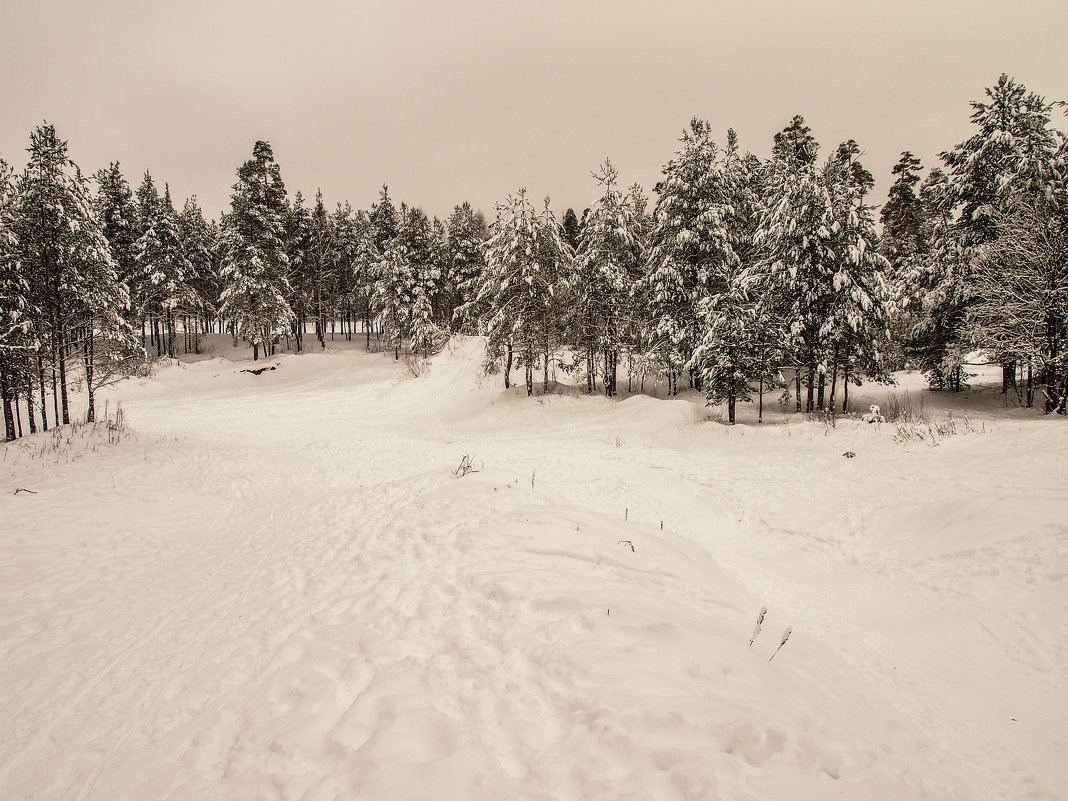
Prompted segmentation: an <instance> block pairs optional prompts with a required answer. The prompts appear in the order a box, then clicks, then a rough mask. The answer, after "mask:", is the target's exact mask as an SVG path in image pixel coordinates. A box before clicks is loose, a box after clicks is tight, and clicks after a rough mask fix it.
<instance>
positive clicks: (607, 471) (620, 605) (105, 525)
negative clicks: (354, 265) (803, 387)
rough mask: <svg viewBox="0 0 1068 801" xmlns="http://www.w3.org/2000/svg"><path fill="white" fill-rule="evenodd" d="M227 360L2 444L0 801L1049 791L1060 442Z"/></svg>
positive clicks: (1067, 596)
mask: <svg viewBox="0 0 1068 801" xmlns="http://www.w3.org/2000/svg"><path fill="white" fill-rule="evenodd" d="M216 347H217V350H216V352H215V354H214V355H213V356H212V357H210V358H205V359H203V360H200V361H187V362H183V363H180V364H179V363H174V362H172V363H170V364H167V365H165V366H161V367H160V368H159V369H158V371H157V373H156V375H155V376H154V377H153V378H151V379H145V380H141V381H136V380H131V381H127V382H125V383H124V384H122V385H120V386H118V387H117V388H115V389H113V390H111V391H110V392H108V393H107V394H106V397H104V398H101V399H98V405H99V406H103V402H104V400H105V399H106V400H107V402H108V405H109V408H110V409H111V410H114V408H115V406H116V404H117V403H119V402H121V404H122V409H123V412H124V414H125V417H126V420H127V422H128V425H129V431H125V432H123V431H119V432H112V436H111V438H112V440H117V443H115V444H109V443H108V434H107V432H106V431H104V429H103V428H98V429H97V430H96V431H95V432H94V431H91V430H89V429H84V428H83V429H79V430H78V431H76V432H74V433H73V434H71V433H70V432H65V433H64V436H63V438H57V437H56V436H55V435H54V434H53V432H49V433H47V434H39V435H36V436H33V437H26V438H24V439H22V440H19V441H17V442H16V443H12V444H8V445H0V450H2V457H0V720H2V721H3V725H2V727H0V797H2V798H4V799H11V800H12V801H14V799H57V800H58V799H64V800H66V799H101V800H104V799H107V801H117V800H119V799H131V800H132V799H137V800H138V801H145V800H146V799H190V800H192V799H197V800H198V801H199V800H200V799H208V798H218V799H287V800H288V799H304V801H320V800H322V799H390V800H391V801H400V800H402V799H434V801H444V800H445V799H456V800H457V801H460V800H461V799H463V800H465V801H466V800H467V799H485V801H499V800H500V799H546V800H547V801H548V800H549V799H552V800H554V801H556V800H558V799H560V800H563V799H574V800H575V801H590V799H695V800H696V799H700V800H701V801H714V800H715V799H724V800H727V799H730V800H731V801H744V800H748V799H769V800H770V799H797V800H799V801H804V800H806V799H811V800H812V801H816V800H817V799H818V800H819V801H823V800H824V799H832V798H834V799H837V798H844V799H858V800H859V799H864V800H865V801H880V800H884V801H900V800H901V799H938V800H939V801H944V800H945V799H961V801H964V800H968V801H971V800H972V799H976V800H981V799H1005V800H1006V801H1008V800H1009V799H1024V798H1029V799H1049V800H1050V801H1052V800H1053V799H1057V798H1063V797H1064V792H1065V789H1064V788H1065V787H1066V786H1068V762H1066V761H1065V759H1064V754H1065V752H1066V751H1068V727H1066V724H1065V722H1064V710H1066V709H1068V591H1066V584H1065V578H1066V575H1068V523H1066V522H1065V521H1068V493H1066V492H1065V487H1066V486H1068V482H1066V479H1068V428H1066V426H1065V421H1064V419H1063V418H1058V417H1053V418H1049V417H1043V416H1042V415H1040V414H1038V413H1037V412H1033V411H1025V410H1018V409H1004V408H1002V406H1003V398H1002V396H1001V395H1000V394H999V393H998V392H997V391H996V389H991V388H986V389H983V388H981V387H980V388H977V389H976V390H973V391H971V392H966V393H962V395H961V396H960V397H956V398H947V397H946V396H940V395H932V394H930V393H923V392H922V391H921V390H920V389H919V385H918V384H915V383H913V384H912V385H905V384H903V385H902V387H899V388H898V389H896V390H894V392H896V393H901V392H903V391H904V389H908V390H909V396H910V400H911V401H912V402H914V403H919V399H920V398H922V400H923V402H924V404H925V406H926V408H927V409H928V412H929V415H930V418H931V421H932V423H935V422H942V423H944V424H945V421H946V420H947V419H948V418H947V412H948V411H949V410H951V411H952V415H953V417H952V421H953V422H952V423H950V424H945V427H944V428H943V430H942V433H940V434H939V433H938V432H937V431H936V430H935V429H934V428H933V427H932V428H931V429H929V430H930V432H931V433H930V434H929V435H927V436H926V437H925V438H923V439H919V438H916V437H912V438H908V439H906V438H904V436H903V433H907V432H899V431H897V429H896V427H895V426H894V425H893V424H890V423H887V424H884V425H882V426H881V427H876V426H874V425H868V424H865V423H862V422H860V421H858V420H850V419H841V420H839V422H838V425H837V427H835V428H831V427H829V426H826V425H824V424H822V423H817V422H812V421H809V420H808V419H806V418H804V417H803V416H801V415H796V416H794V415H787V414H785V413H784V412H783V411H782V410H781V408H780V407H779V406H778V405H777V404H776V401H775V398H773V397H771V396H770V395H769V397H768V399H767V403H768V410H767V413H766V417H765V420H766V422H765V424H764V425H763V426H762V427H758V426H757V425H756V424H755V414H754V413H753V412H752V410H750V409H749V408H748V407H744V408H743V407H740V410H739V412H740V418H739V419H740V420H741V422H742V424H741V425H738V426H735V427H727V426H724V425H721V424H720V423H719V422H717V418H719V417H720V414H719V412H718V411H717V410H709V409H706V408H704V407H703V406H702V405H701V404H700V403H699V402H697V401H696V399H695V398H685V397H683V398H677V399H672V400H666V399H664V398H663V397H661V398H659V399H658V398H653V397H650V396H647V395H634V396H631V397H627V398H625V399H623V400H608V399H605V398H602V397H586V396H581V395H573V394H563V393H561V394H550V395H547V396H541V397H535V398H526V397H524V396H523V395H522V394H520V393H521V392H525V391H524V390H520V391H515V390H513V391H505V390H503V389H502V388H501V385H500V381H499V378H498V377H491V378H485V377H482V376H480V375H479V367H480V364H481V360H482V346H481V343H480V342H479V341H477V340H468V341H464V342H461V343H458V344H454V345H453V346H451V347H450V348H449V349H448V350H447V351H446V352H445V353H443V354H441V355H440V356H438V357H437V358H436V359H435V360H434V362H433V364H432V365H431V367H430V369H429V370H428V371H426V372H424V373H423V374H422V375H420V376H418V377H413V376H412V375H410V374H409V373H408V372H407V371H406V370H405V367H404V364H403V363H398V362H394V361H392V360H391V359H390V358H388V357H385V356H382V355H372V354H365V353H363V352H362V351H361V350H358V349H346V348H345V347H342V343H336V344H335V345H333V347H332V348H331V350H329V351H328V352H326V353H308V354H305V355H301V356H293V355H283V356H280V357H277V358H273V359H269V360H261V361H260V362H258V363H256V365H255V366H256V367H272V366H273V367H275V368H276V369H273V370H267V371H265V372H263V373H261V374H259V375H254V374H251V373H249V372H244V371H245V370H247V369H248V368H251V367H252V366H253V364H252V362H251V361H248V360H247V359H248V354H247V351H244V350H236V351H235V350H230V349H228V348H225V347H223V345H222V344H220V343H218V342H217V343H216ZM909 380H912V379H909ZM888 392H889V390H888V389H887V388H886V387H872V388H865V391H864V392H863V393H861V395H860V396H859V397H856V398H854V402H855V403H856V404H857V406H858V408H864V407H865V406H866V404H868V403H881V404H884V405H885V403H886V399H887V395H888ZM660 394H661V396H663V392H662V391H661V393H660ZM965 396H967V397H965ZM947 404H948V405H947ZM954 431H955V433H953V432H954ZM920 433H923V432H920ZM932 435H933V436H934V439H933V440H932V439H931V436H932ZM846 453H852V454H853V457H852V458H846V457H845V456H844V454H846ZM465 455H466V456H468V457H470V463H471V465H472V466H473V468H474V470H475V472H470V473H468V474H467V475H458V474H457V473H456V472H455V471H456V469H457V467H458V466H459V465H460V463H461V460H462V459H463V457H464V456H465ZM18 489H26V490H29V492H18V493H17V494H15V493H16V490H18ZM764 606H766V607H767V615H766V617H765V619H764V621H763V623H762V626H761V631H760V632H759V634H758V636H757V637H756V638H755V641H754V642H753V643H752V645H751V646H750V638H751V637H752V635H753V633H754V626H756V623H757V616H758V613H759V612H760V610H761V608H762V607H764ZM787 629H789V630H790V631H791V634H790V636H789V639H788V640H787V642H786V643H785V644H783V645H782V647H781V649H779V650H778V651H777V652H776V648H777V647H778V646H779V645H780V643H781V641H782V639H783V634H784V632H785V631H786V630H787ZM773 655H774V659H772V658H771V657H772V656H773Z"/></svg>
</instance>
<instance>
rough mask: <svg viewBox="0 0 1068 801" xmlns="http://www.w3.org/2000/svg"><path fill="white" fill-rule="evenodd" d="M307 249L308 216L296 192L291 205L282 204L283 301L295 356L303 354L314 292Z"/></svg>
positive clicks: (309, 241)
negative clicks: (286, 263) (285, 283)
mask: <svg viewBox="0 0 1068 801" xmlns="http://www.w3.org/2000/svg"><path fill="white" fill-rule="evenodd" d="M310 246H311V214H310V213H309V212H308V209H307V208H306V207H305V206H304V195H303V194H301V193H300V192H299V191H298V192H297V193H296V194H295V195H294V196H293V203H292V204H286V218H285V249H286V257H287V258H288V260H289V269H288V272H287V275H288V277H289V294H288V296H287V298H286V299H287V300H288V301H289V306H290V308H291V309H292V310H293V319H292V323H291V330H292V333H293V339H294V343H295V345H296V349H297V353H300V352H302V351H303V350H304V331H305V329H306V328H307V320H308V311H309V309H310V308H311V305H312V295H313V292H314V283H315V276H314V274H313V270H312V266H311V260H310V259H309V256H308V251H309V249H310Z"/></svg>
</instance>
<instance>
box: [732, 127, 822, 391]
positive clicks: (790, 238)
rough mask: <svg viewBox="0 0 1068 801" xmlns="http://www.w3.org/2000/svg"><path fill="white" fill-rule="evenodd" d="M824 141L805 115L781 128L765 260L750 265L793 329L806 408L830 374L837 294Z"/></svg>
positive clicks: (770, 182) (766, 216)
mask: <svg viewBox="0 0 1068 801" xmlns="http://www.w3.org/2000/svg"><path fill="white" fill-rule="evenodd" d="M817 152H818V146H817V144H816V140H815V138H814V137H813V136H812V133H811V131H810V130H809V128H808V126H807V125H805V120H804V118H803V117H801V116H800V115H797V116H795V117H794V118H793V119H792V120H791V122H790V124H789V125H788V126H787V127H786V128H785V129H783V130H782V131H780V132H779V133H777V134H776V135H775V139H774V143H773V145H772V155H771V161H770V163H769V165H768V169H767V182H766V185H765V195H764V213H763V215H762V219H761V222H760V227H759V229H758V231H757V235H756V242H757V244H758V245H759V247H760V248H761V253H762V258H761V264H759V265H758V266H757V267H756V268H755V269H753V270H752V271H750V278H749V281H748V288H749V290H750V291H751V292H755V293H757V295H758V296H762V298H763V301H762V302H763V303H764V304H766V306H768V307H770V308H772V309H773V312H772V314H773V315H774V316H775V317H777V318H778V319H779V320H780V321H781V322H782V324H783V326H784V328H785V329H786V331H787V334H786V336H785V337H784V342H783V350H784V354H786V358H788V359H790V360H792V361H793V362H794V363H795V364H796V365H797V366H798V367H797V369H798V373H797V375H798V406H799V407H800V405H801V401H800V375H801V373H802V372H804V373H806V374H807V378H808V393H807V400H806V406H805V408H806V411H809V412H811V411H814V410H815V407H816V403H815V396H814V389H815V386H816V384H817V371H819V372H820V374H821V375H823V374H825V369H826V358H827V353H826V349H825V345H826V343H825V341H824V338H823V336H822V333H821V332H822V328H823V325H824V322H825V320H826V319H827V317H828V315H829V313H830V306H831V303H832V300H833V294H834V291H835V290H834V279H833V275H834V272H835V266H834V264H833V261H834V251H833V246H834V241H833V239H834V235H833V232H832V231H833V228H834V210H833V204H832V198H831V195H830V192H829V191H828V187H827V184H826V182H825V181H824V179H823V175H822V174H821V172H820V170H819V169H818V168H817V166H816V156H817Z"/></svg>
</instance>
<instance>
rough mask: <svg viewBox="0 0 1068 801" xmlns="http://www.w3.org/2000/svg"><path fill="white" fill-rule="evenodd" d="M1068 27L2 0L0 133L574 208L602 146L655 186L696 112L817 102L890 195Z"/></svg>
mask: <svg viewBox="0 0 1068 801" xmlns="http://www.w3.org/2000/svg"><path fill="white" fill-rule="evenodd" d="M1065 31H1068V2H1064V0H1033V2H1027V1H1026V0H1021V2H1017V3H1007V2H1003V1H1002V2H992V1H991V0H966V1H963V0H962V1H959V2H958V1H957V0H954V1H953V2H939V1H938V0H893V2H890V1H889V0H852V1H851V2H831V1H830V0H752V1H751V2H743V0H732V1H731V2H726V1H725V0H722V1H721V0H658V1H657V2H653V1H652V0H648V1H647V2H636V1H632V0H566V1H565V0H525V1H524V2H515V1H514V0H439V1H438V2H434V1H433V0H424V1H423V2H416V1H415V0H395V1H393V2H386V0H378V1H377V2H372V1H371V0H299V2H298V0H167V1H166V2H163V1H162V0H65V1H63V2H60V1H59V0H0V104H2V106H0V107H2V112H0V156H2V157H3V158H5V159H6V160H7V161H8V162H9V163H11V164H13V165H14V166H15V167H16V169H21V168H22V166H23V165H24V164H25V160H26V153H25V148H26V146H27V145H28V141H29V134H30V131H31V130H32V129H33V127H34V126H35V125H37V124H39V123H40V122H41V121H42V120H44V119H47V120H48V121H50V122H52V123H53V124H54V125H55V126H56V129H57V132H58V133H59V135H60V136H61V137H62V138H65V139H67V140H68V141H69V143H70V153H71V155H72V157H73V158H74V160H75V161H76V162H77V163H78V164H79V166H81V168H82V169H83V170H84V171H86V172H93V171H95V170H96V169H97V168H99V167H102V166H105V165H106V164H107V163H108V162H110V161H112V160H118V161H120V162H121V164H122V168H123V172H124V174H125V175H126V177H127V179H128V180H129V181H130V183H131V184H132V185H133V186H134V187H136V185H137V184H138V183H139V182H140V178H141V175H142V174H143V172H144V171H145V170H146V169H148V170H150V171H151V172H152V175H153V177H154V178H155V179H156V181H157V183H159V184H162V183H164V182H168V183H169V184H170V187H171V192H172V195H173V196H174V198H175V202H176V204H177V205H179V206H180V204H181V202H182V200H183V199H184V198H185V197H186V196H188V195H190V194H196V195H197V196H198V197H199V198H200V201H201V205H202V206H203V207H204V209H205V211H206V212H207V213H208V214H209V215H211V216H214V215H217V214H218V212H220V211H221V210H222V209H224V208H225V207H227V206H228V203H229V193H230V188H231V186H232V184H233V183H234V180H235V171H236V168H237V166H238V165H239V164H240V163H241V162H242V161H244V160H245V159H246V158H248V157H249V155H250V154H251V151H252V144H253V142H254V141H255V140H256V139H266V140H268V141H270V142H271V144H272V146H273V148H274V152H275V157H276V159H277V160H278V162H279V164H280V165H281V169H282V177H283V180H284V181H285V183H286V185H287V188H288V189H289V191H290V194H292V193H293V192H295V191H296V190H298V189H300V190H302V191H303V192H304V194H305V195H306V196H308V197H309V198H311V197H313V196H314V194H315V190H316V187H321V188H322V190H323V193H324V196H325V198H326V200H327V202H328V203H329V204H331V205H333V204H334V203H336V202H337V201H340V200H349V201H350V202H351V203H352V204H353V206H355V207H357V208H366V207H368V206H369V205H370V204H371V203H372V202H374V201H375V199H376V198H377V193H378V189H379V187H380V186H381V184H383V183H388V184H389V186H390V192H391V195H392V196H393V198H394V200H395V201H400V200H406V201H408V202H409V203H413V204H416V205H421V206H423V207H424V208H425V209H426V210H427V212H428V213H430V214H438V215H441V216H445V215H447V214H448V213H449V212H450V211H451V209H452V207H453V206H454V205H455V204H457V203H460V202H461V201H464V200H468V201H470V202H471V203H472V204H473V205H474V206H476V207H479V208H481V209H483V210H484V211H485V212H486V213H487V215H489V214H490V213H491V212H492V209H493V205H494V203H495V202H496V201H498V200H503V199H504V198H505V196H507V195H508V194H509V193H511V192H514V191H515V190H516V189H517V188H518V187H520V186H525V187H527V188H528V190H529V191H530V193H531V194H532V195H533V196H535V197H539V198H540V197H542V196H544V195H546V194H548V195H550V196H551V197H552V206H553V208H554V209H555V210H556V211H557V212H558V214H562V212H563V210H564V209H566V208H567V207H568V206H573V207H575V208H576V209H581V208H583V207H584V206H587V205H589V204H590V203H592V202H593V200H595V198H596V197H597V196H598V194H599V193H598V190H597V187H596V184H595V182H594V180H593V179H592V177H591V176H590V172H591V171H592V170H595V169H596V168H597V166H598V165H599V164H600V163H601V162H602V161H603V160H604V158H605V157H606V156H608V157H611V159H612V161H613V162H614V163H615V164H616V166H617V168H618V169H619V171H620V173H621V180H622V181H623V182H624V183H626V184H629V183H631V182H633V181H638V182H640V183H641V184H642V185H643V186H644V187H645V189H646V191H647V193H649V194H650V195H652V188H653V184H654V183H655V182H656V180H657V179H658V178H659V176H660V169H661V167H662V166H663V164H664V163H665V162H666V161H667V160H668V159H669V158H670V157H671V156H672V154H673V153H674V151H675V149H676V145H677V140H678V138H679V136H680V135H681V132H682V130H683V128H684V127H686V125H687V123H688V122H689V120H690V119H691V118H692V117H694V116H697V117H701V118H704V119H707V120H709V121H710V122H711V124H712V126H713V129H715V130H718V131H722V134H721V136H720V139H721V141H722V140H723V139H725V135H726V130H727V128H728V127H733V128H735V130H737V131H738V133H739V135H740V138H741V143H742V146H743V148H744V149H747V150H752V151H753V152H755V153H756V154H757V155H759V156H761V157H765V156H767V155H768V153H769V151H770V145H771V137H772V136H773V134H774V133H775V132H776V131H778V130H780V129H782V128H783V127H784V126H785V125H786V124H787V123H788V122H789V120H790V118H791V117H792V116H793V115H794V114H803V115H804V116H805V118H806V121H807V122H808V124H809V125H810V127H811V128H812V130H813V133H814V134H815V135H816V137H817V138H818V139H819V141H820V142H821V144H822V146H823V151H822V153H824V154H825V153H826V152H827V151H828V150H829V149H830V148H832V147H834V146H835V145H836V144H837V143H838V142H840V141H842V140H845V139H849V138H853V139H856V140H857V141H858V143H859V144H860V146H861V148H862V149H863V150H864V152H865V153H866V156H865V158H864V162H865V164H866V166H867V167H868V169H869V170H871V172H872V173H873V174H874V175H875V177H876V180H877V185H876V189H875V193H874V196H873V200H874V202H876V203H881V202H882V199H883V198H884V197H885V193H886V190H887V188H888V186H889V182H890V180H889V179H890V168H891V167H892V166H893V164H894V163H895V162H896V160H897V157H898V154H899V152H900V151H901V150H904V149H910V150H912V151H913V152H915V153H916V154H917V155H919V156H921V158H923V160H924V163H925V165H928V166H930V165H931V164H932V163H933V162H934V159H935V156H936V154H937V153H938V151H940V150H944V149H946V148H949V147H952V146H953V145H954V144H956V143H957V142H959V141H961V140H962V139H964V138H966V137H967V136H968V135H970V130H969V127H970V125H969V122H968V117H969V114H970V108H969V106H968V102H969V101H970V100H977V99H981V98H982V96H983V89H984V87H987V86H990V85H992V84H993V83H994V82H995V81H996V80H997V78H998V76H999V75H1000V74H1001V73H1002V72H1007V73H1008V74H1010V75H1011V76H1013V77H1015V78H1016V79H1017V80H1018V81H1020V82H1022V83H1024V84H1025V85H1026V86H1027V87H1028V88H1029V89H1032V90H1034V91H1036V92H1038V93H1040V94H1042V95H1044V96H1045V97H1046V98H1047V99H1050V100H1053V99H1061V98H1064V99H1068V49H1066V48H1065V45H1064V35H1065ZM1059 127H1061V128H1062V130H1063V129H1065V128H1068V125H1065V124H1064V121H1063V119H1062V120H1061V121H1060V122H1059Z"/></svg>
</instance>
